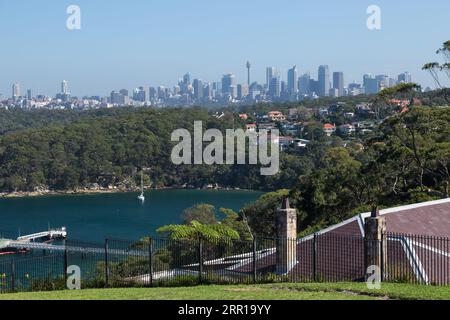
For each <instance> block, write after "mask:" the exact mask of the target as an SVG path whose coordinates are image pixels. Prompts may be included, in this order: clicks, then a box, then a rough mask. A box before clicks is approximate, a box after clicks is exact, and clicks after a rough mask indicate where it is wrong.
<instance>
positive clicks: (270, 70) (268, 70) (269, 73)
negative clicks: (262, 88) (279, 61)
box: [266, 67, 277, 89]
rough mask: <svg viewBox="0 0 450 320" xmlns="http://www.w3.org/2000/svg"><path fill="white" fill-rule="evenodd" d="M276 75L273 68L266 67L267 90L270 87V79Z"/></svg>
mask: <svg viewBox="0 0 450 320" xmlns="http://www.w3.org/2000/svg"><path fill="white" fill-rule="evenodd" d="M276 75H277V71H276V69H275V68H274V67H267V68H266V86H267V89H268V88H269V87H270V82H271V81H272V78H273V77H275V76H276Z"/></svg>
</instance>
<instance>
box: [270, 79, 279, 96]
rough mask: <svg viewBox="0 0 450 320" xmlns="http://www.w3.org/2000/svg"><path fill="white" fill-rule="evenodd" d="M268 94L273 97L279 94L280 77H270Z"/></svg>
mask: <svg viewBox="0 0 450 320" xmlns="http://www.w3.org/2000/svg"><path fill="white" fill-rule="evenodd" d="M269 95H270V96H271V97H273V98H279V97H280V96H281V79H280V77H279V76H274V77H272V80H271V81H270V85H269Z"/></svg>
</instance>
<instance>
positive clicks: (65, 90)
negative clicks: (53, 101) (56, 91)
mask: <svg viewBox="0 0 450 320" xmlns="http://www.w3.org/2000/svg"><path fill="white" fill-rule="evenodd" d="M61 93H62V94H69V82H68V81H66V80H63V81H61Z"/></svg>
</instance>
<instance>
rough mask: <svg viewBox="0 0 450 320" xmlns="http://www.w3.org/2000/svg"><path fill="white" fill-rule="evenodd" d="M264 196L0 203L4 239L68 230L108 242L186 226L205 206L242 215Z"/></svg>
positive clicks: (177, 193) (161, 195) (185, 193)
mask: <svg viewBox="0 0 450 320" xmlns="http://www.w3.org/2000/svg"><path fill="white" fill-rule="evenodd" d="M261 195H262V194H261V193H259V192H249V191H198V190H158V191H151V192H147V193H146V195H145V196H146V199H147V200H146V202H145V204H143V205H142V204H141V203H140V202H139V201H138V200H137V196H138V194H137V193H119V194H97V195H80V196H48V197H37V198H16V199H0V237H1V236H2V233H3V235H5V233H6V234H7V235H10V236H14V237H17V236H18V234H19V230H20V233H21V234H22V235H24V234H29V233H34V232H38V231H44V230H47V228H48V226H49V225H50V226H51V227H61V226H66V227H67V229H68V236H69V238H71V239H76V240H82V241H94V242H98V241H103V239H104V238H105V237H116V238H121V239H130V240H134V239H139V238H142V237H143V236H148V235H153V236H154V235H156V233H155V230H156V229H157V228H158V227H160V226H163V225H166V224H176V223H180V222H181V215H182V212H183V210H184V209H186V208H188V207H191V206H193V205H195V204H199V203H208V204H212V205H214V206H215V207H216V208H217V211H218V210H219V209H220V208H222V207H225V208H231V209H233V210H236V211H238V210H239V209H240V208H242V207H243V206H244V205H245V204H248V203H250V202H253V201H255V200H256V199H258V198H259V197H260V196H261Z"/></svg>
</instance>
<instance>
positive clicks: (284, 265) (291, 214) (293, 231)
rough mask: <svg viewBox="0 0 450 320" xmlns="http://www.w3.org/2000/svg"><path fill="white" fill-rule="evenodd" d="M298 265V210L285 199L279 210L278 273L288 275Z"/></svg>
mask: <svg viewBox="0 0 450 320" xmlns="http://www.w3.org/2000/svg"><path fill="white" fill-rule="evenodd" d="M296 264H297V210H296V209H291V207H290V204H289V199H287V198H286V199H284V200H283V203H282V205H281V208H279V209H278V210H277V265H276V273H277V274H279V275H286V274H288V273H289V272H290V271H291V270H292V268H294V267H295V265H296Z"/></svg>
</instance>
